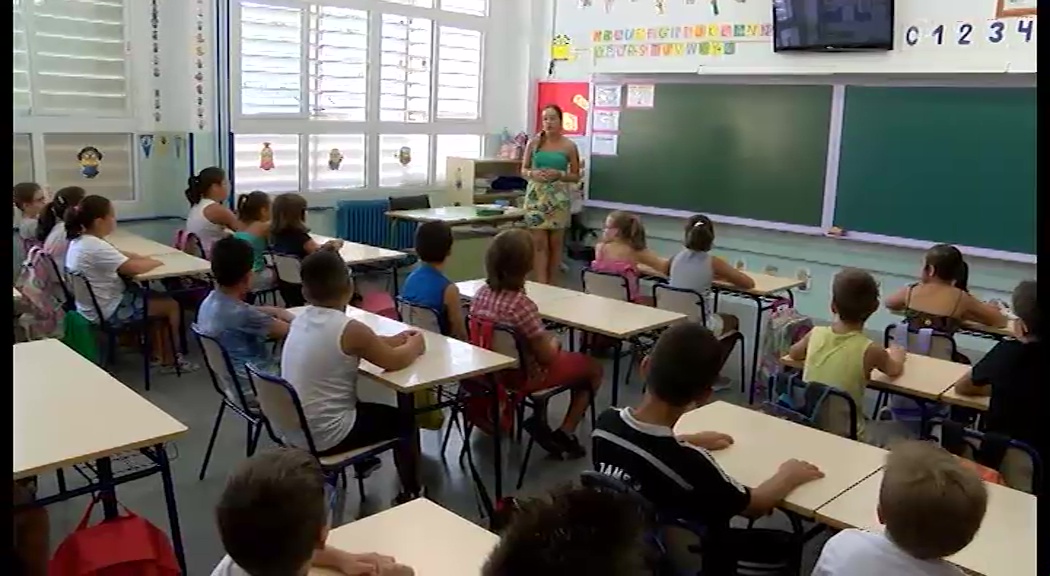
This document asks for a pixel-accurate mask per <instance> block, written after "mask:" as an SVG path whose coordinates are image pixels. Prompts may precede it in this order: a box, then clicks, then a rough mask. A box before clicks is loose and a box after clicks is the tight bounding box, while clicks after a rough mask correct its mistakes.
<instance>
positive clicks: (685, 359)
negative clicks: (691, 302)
mask: <svg viewBox="0 0 1050 576" xmlns="http://www.w3.org/2000/svg"><path fill="white" fill-rule="evenodd" d="M720 360H721V350H720V348H719V343H718V340H717V339H716V338H715V337H714V335H713V334H712V333H711V331H710V330H708V329H707V328H706V327H704V326H702V325H700V324H699V323H696V322H682V323H679V324H675V325H674V326H671V327H670V328H668V329H667V330H666V331H665V332H664V333H663V334H661V335H660V339H659V340H657V342H656V346H655V347H654V348H653V351H652V354H650V355H649V356H648V357H646V358H645V359H644V360H643V361H642V372H643V375H644V377H645V383H646V386H645V394H644V396H643V398H642V401H641V403H640V404H639V405H638V406H637V407H634V408H610V409H608V410H606V411H605V413H604V414H602V415H601V417H599V418H598V427H597V429H596V430H595V431H594V434H593V442H594V468H595V470H597V471H598V472H601V473H602V474H606V475H608V476H612V477H614V478H617V479H619V480H620V481H622V482H625V483H626V484H628V485H629V486H630V487H631V488H633V489H634V490H635V491H637V492H638V493H639V494H641V495H642V496H644V497H645V498H646V499H647V500H649V502H651V503H652V504H653V506H654V507H655V508H656V510H657V512H658V513H661V514H667V515H669V516H672V517H675V518H685V519H687V520H690V521H692V522H696V523H698V524H700V525H702V526H704V527H705V528H706V529H707V531H708V534H709V541H708V542H705V545H704V558H703V562H704V573H705V574H708V573H710V574H736V573H737V572H736V569H735V568H734V565H735V564H736V563H737V561H738V560H742V559H743V558H742V555H744V554H746V553H748V551H749V550H750V551H751V552H753V550H751V549H752V548H754V545H753V544H752V545H749V543H748V541H747V537H748V536H747V532H746V531H739V530H730V529H729V520H730V519H731V518H733V517H734V516H737V515H741V514H743V515H746V516H750V517H752V518H757V517H760V516H764V515H766V514H768V513H770V512H771V511H772V510H773V508H774V507H776V506H777V505H778V504H779V503H780V502H781V501H783V499H784V498H785V497H787V495H788V494H790V493H791V492H792V491H793V490H794V489H795V488H798V487H799V486H801V485H803V484H805V483H807V482H811V481H813V480H816V479H818V478H822V477H823V474H822V473H821V472H820V470H818V469H817V468H816V466H813V465H812V464H809V463H807V462H803V461H800V460H788V461H786V462H784V463H783V464H781V466H780V469H779V470H778V471H777V473H776V474H774V475H773V476H772V477H771V478H770V479H768V480H766V481H765V482H763V483H761V484H759V485H758V486H756V487H755V488H753V489H748V488H745V487H744V486H741V485H740V484H739V483H738V482H736V481H735V480H733V479H732V478H731V477H729V476H728V475H727V474H726V473H725V471H724V470H722V468H721V467H720V466H719V465H718V463H717V462H715V460H714V458H713V457H712V456H711V454H710V453H709V451H711V450H722V449H724V448H727V447H729V446H730V445H731V444H732V443H733V439H732V438H731V437H730V436H728V435H726V434H722V433H719V432H698V433H695V434H689V435H682V436H676V435H675V433H674V427H675V424H676V423H677V422H678V419H679V418H681V417H682V415H683V414H685V413H686V412H689V411H691V410H693V409H694V408H697V407H699V406H701V405H703V404H705V403H707V401H708V400H709V399H710V398H711V394H712V387H713V386H714V383H715V380H716V379H717V378H718V371H719V369H720V367H721V364H720Z"/></svg>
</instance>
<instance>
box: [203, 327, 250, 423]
mask: <svg viewBox="0 0 1050 576" xmlns="http://www.w3.org/2000/svg"><path fill="white" fill-rule="evenodd" d="M190 329H191V330H192V331H193V334H194V336H196V337H197V343H198V344H200V347H201V350H202V351H203V352H204V365H205V366H207V367H208V373H209V374H210V375H211V383H212V386H214V387H215V391H216V392H218V393H219V395H220V396H222V397H224V398H226V400H228V401H230V402H232V403H233V405H234V406H237V407H238V408H240V409H241V410H243V411H244V412H246V413H248V414H254V413H255V410H253V409H252V408H251V406H250V405H249V404H248V399H247V398H246V397H245V395H244V388H243V383H242V382H241V379H240V378H239V377H238V376H237V370H236V369H235V368H234V366H233V360H232V359H231V358H230V353H229V352H227V351H226V347H225V346H223V345H222V342H219V340H218V339H216V338H214V337H212V336H209V335H207V334H205V333H204V332H202V331H201V329H200V327H199V326H197V324H196V323H194V324H193V325H192V326H190Z"/></svg>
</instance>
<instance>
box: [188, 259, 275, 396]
mask: <svg viewBox="0 0 1050 576" xmlns="http://www.w3.org/2000/svg"><path fill="white" fill-rule="evenodd" d="M252 258H253V250H252V247H251V246H249V245H248V243H247V242H245V241H244V240H241V239H239V238H223V239H222V240H219V241H218V242H216V243H215V244H214V245H213V246H212V249H211V274H212V277H214V278H215V285H216V287H215V289H214V290H212V291H211V293H209V294H208V296H207V298H205V299H204V301H203V302H201V305H200V309H199V310H198V312H197V327H198V328H199V329H200V331H201V332H203V333H204V334H205V335H207V336H211V337H212V338H215V339H217V340H218V341H219V343H220V344H222V346H223V348H225V349H226V353H227V354H229V356H230V361H231V362H232V363H233V370H234V372H235V374H236V375H237V381H238V384H240V386H241V390H242V391H243V392H244V395H245V400H246V401H247V402H248V404H249V406H251V407H255V406H257V404H256V402H255V398H254V396H255V395H254V393H253V392H252V390H251V386H250V385H249V384H248V373H247V370H246V369H245V365H246V364H248V363H249V362H250V363H253V364H255V365H256V366H259V367H261V368H263V369H264V370H265V369H267V368H273V370H272V371H276V369H275V367H274V366H273V365H274V364H275V362H274V358H273V355H272V354H271V352H270V346H269V344H268V343H267V340H268V339H274V338H276V339H283V338H284V337H285V336H286V335H287V334H288V325H289V323H290V322H291V321H292V319H293V318H294V317H293V316H292V314H291V313H290V312H288V311H287V310H285V309H283V308H273V307H270V306H252V305H250V304H248V303H247V302H245V299H246V298H247V296H248V293H249V292H250V291H251V284H252V275H253V272H252ZM212 369H214V370H216V371H217V372H218V371H220V370H225V369H226V367H225V366H212ZM219 373H221V372H219ZM230 392H231V393H232V392H233V391H232V390H231V391H230ZM233 397H234V398H237V395H236V394H234V395H233Z"/></svg>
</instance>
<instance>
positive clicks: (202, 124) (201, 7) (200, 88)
mask: <svg viewBox="0 0 1050 576" xmlns="http://www.w3.org/2000/svg"><path fill="white" fill-rule="evenodd" d="M205 6H206V4H205V0H197V13H196V22H195V23H196V28H197V31H196V35H195V36H194V44H195V46H194V50H193V53H194V59H195V60H194V64H195V66H196V70H197V72H196V74H194V76H193V81H194V83H195V88H196V92H197V95H198V96H199V98H198V99H197V100H198V103H197V109H196V113H197V129H198V130H204V129H205V128H207V126H208V118H207V109H206V108H205V106H204V92H205V85H204V77H205V75H204V55H205V53H206V52H207V50H206V49H205V44H206V39H205V37H204V23H205V21H206V20H207V16H206V10H205Z"/></svg>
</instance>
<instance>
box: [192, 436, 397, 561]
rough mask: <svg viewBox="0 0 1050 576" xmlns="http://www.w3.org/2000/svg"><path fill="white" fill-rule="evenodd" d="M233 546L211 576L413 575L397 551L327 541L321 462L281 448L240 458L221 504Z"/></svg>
mask: <svg viewBox="0 0 1050 576" xmlns="http://www.w3.org/2000/svg"><path fill="white" fill-rule="evenodd" d="M215 517H216V520H217V521H218V525H219V537H220V538H222V545H223V547H224V548H225V549H226V554H227V556H225V557H223V559H222V561H220V562H219V564H218V566H216V567H215V570H214V571H212V573H211V576H270V575H271V574H288V575H305V574H307V573H308V572H310V569H311V568H327V569H329V570H334V571H336V572H337V573H339V574H344V575H346V576H360V575H365V574H369V575H373V576H412V574H413V571H412V569H411V568H409V567H407V566H402V565H400V564H398V563H397V561H396V560H394V559H393V558H391V557H390V556H382V555H380V554H351V553H349V552H344V551H342V550H339V549H337V548H334V547H331V546H327V545H326V544H325V540H326V539H327V538H328V506H327V498H326V497H325V481H324V474H323V473H322V472H321V465H320V464H318V463H317V459H315V458H314V457H313V456H311V455H310V454H308V453H306V452H304V451H302V450H296V449H293V448H275V449H272V450H267V451H266V452H261V453H258V454H256V455H254V456H252V457H251V458H248V459H247V460H245V461H243V462H241V464H240V465H239V466H238V467H237V469H236V470H235V471H234V473H233V474H232V475H231V476H230V479H229V480H228V481H227V482H226V488H225V489H224V490H223V492H222V496H221V497H220V499H219V505H218V506H216V508H215Z"/></svg>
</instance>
